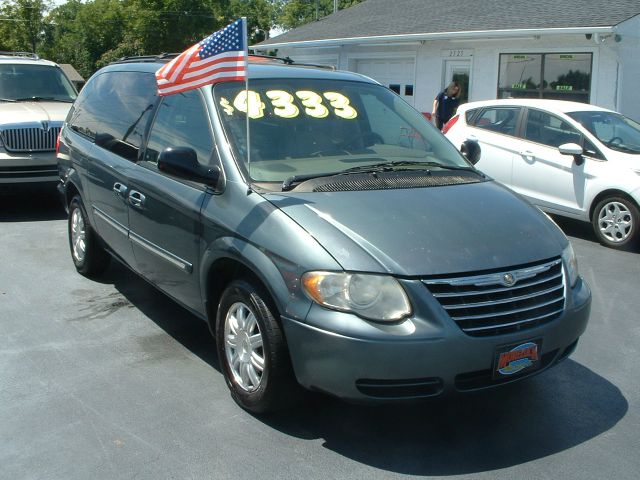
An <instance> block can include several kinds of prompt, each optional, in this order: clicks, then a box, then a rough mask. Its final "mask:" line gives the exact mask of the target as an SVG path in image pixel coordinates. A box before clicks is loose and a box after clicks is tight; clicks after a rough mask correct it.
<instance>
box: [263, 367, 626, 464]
mask: <svg viewBox="0 0 640 480" xmlns="http://www.w3.org/2000/svg"><path fill="white" fill-rule="evenodd" d="M627 410H628V404H627V401H626V399H625V398H624V397H623V396H622V394H621V392H620V390H619V389H618V388H617V387H615V386H614V385H613V384H611V383H610V382H608V381H607V380H606V379H604V378H602V377H600V376H598V375H597V374H595V373H593V372H592V371H591V370H589V369H587V368H585V367H583V366H582V365H580V364H578V363H576V362H574V361H572V360H566V361H565V362H564V363H563V364H561V365H559V366H557V367H556V368H554V369H552V370H550V371H548V372H545V373H543V374H541V375H540V376H538V377H535V378H533V379H530V380H529V381H525V382H523V383H521V384H517V385H512V386H509V387H507V388H505V389H501V390H499V391H492V392H483V393H476V394H468V395H465V396H462V395H458V396H454V397H451V398H443V399H438V400H434V401H429V402H423V403H420V404H411V405H386V406H381V407H364V406H355V405H348V404H345V403H343V402H340V401H338V400H334V399H328V398H322V399H321V398H316V399H315V400H314V402H313V405H311V404H308V405H305V406H303V407H301V408H299V409H298V410H296V411H295V412H287V413H282V414H278V415H274V416H272V417H270V418H268V419H262V420H263V421H265V422H266V423H267V424H269V425H270V426H271V427H273V428H274V429H276V430H279V431H281V432H284V433H286V434H288V435H292V436H295V437H298V438H303V439H308V440H314V439H319V438H321V439H323V440H324V446H325V447H326V448H328V449H330V450H332V451H334V452H336V453H338V454H340V455H343V456H345V457H347V458H350V459H352V460H355V461H358V462H360V463H363V464H366V465H370V466H372V467H375V468H380V469H384V470H387V471H390V472H395V473H401V474H409V475H429V476H432V475H461V474H467V473H476V472H486V471H492V470H496V469H501V468H507V467H511V466H515V465H519V464H522V463H526V462H530V461H532V460H535V459H539V458H543V457H546V456H548V455H553V454H555V453H558V452H561V451H563V450H566V449H569V448H572V447H574V446H576V445H579V444H581V443H583V442H586V441H588V440H590V439H592V438H594V437H596V436H598V435H600V434H602V433H603V432H606V431H607V430H609V429H610V428H612V427H613V426H614V425H615V424H616V423H617V422H618V421H620V420H621V419H622V418H623V417H624V416H625V414H626V412H627Z"/></svg>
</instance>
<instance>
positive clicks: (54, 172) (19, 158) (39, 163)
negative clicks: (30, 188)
mask: <svg viewBox="0 0 640 480" xmlns="http://www.w3.org/2000/svg"><path fill="white" fill-rule="evenodd" d="M58 180H59V176H58V166H57V159H56V153H55V152H44V153H8V152H6V151H4V152H3V151H0V185H2V184H20V183H41V182H46V183H51V182H57V181H58Z"/></svg>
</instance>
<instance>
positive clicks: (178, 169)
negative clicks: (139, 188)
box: [158, 147, 220, 187]
mask: <svg viewBox="0 0 640 480" xmlns="http://www.w3.org/2000/svg"><path fill="white" fill-rule="evenodd" d="M158 170H160V171H161V172H164V173H168V174H169V175H174V176H176V177H179V178H184V179H185V180H191V181H193V182H198V183H204V184H205V185H210V186H212V187H215V186H216V184H217V183H218V179H219V178H220V168H218V167H217V166H213V167H207V166H205V165H202V164H200V163H198V155H197V154H196V151H195V150H194V149H193V148H189V147H169V148H165V149H164V150H163V151H162V152H161V153H160V155H159V156H158Z"/></svg>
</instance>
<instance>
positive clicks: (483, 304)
mask: <svg viewBox="0 0 640 480" xmlns="http://www.w3.org/2000/svg"><path fill="white" fill-rule="evenodd" d="M560 289H562V298H563V299H564V285H556V286H554V287H553V288H547V289H546V290H540V291H538V292H535V293H530V294H529V295H521V296H519V297H511V298H505V299H503V300H492V301H488V302H477V303H458V304H455V305H442V306H443V308H444V309H445V310H447V311H449V310H454V309H456V308H477V307H488V306H491V305H500V304H501V303H510V302H519V301H520V300H526V299H528V298H535V297H540V296H542V295H546V294H548V293H552V292H554V291H556V290H560Z"/></svg>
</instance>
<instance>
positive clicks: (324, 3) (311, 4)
mask: <svg viewBox="0 0 640 480" xmlns="http://www.w3.org/2000/svg"><path fill="white" fill-rule="evenodd" d="M362 1H364V0H339V1H338V8H339V9H341V10H342V9H344V8H349V7H351V6H353V5H356V4H358V3H361V2H362ZM332 13H333V0H289V1H287V2H286V3H285V5H284V6H283V8H282V13H281V15H280V17H279V19H278V25H279V26H280V27H282V28H285V29H289V28H295V27H299V26H300V25H304V24H305V23H309V22H313V21H315V20H318V19H320V18H322V17H325V16H327V15H330V14H332Z"/></svg>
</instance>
